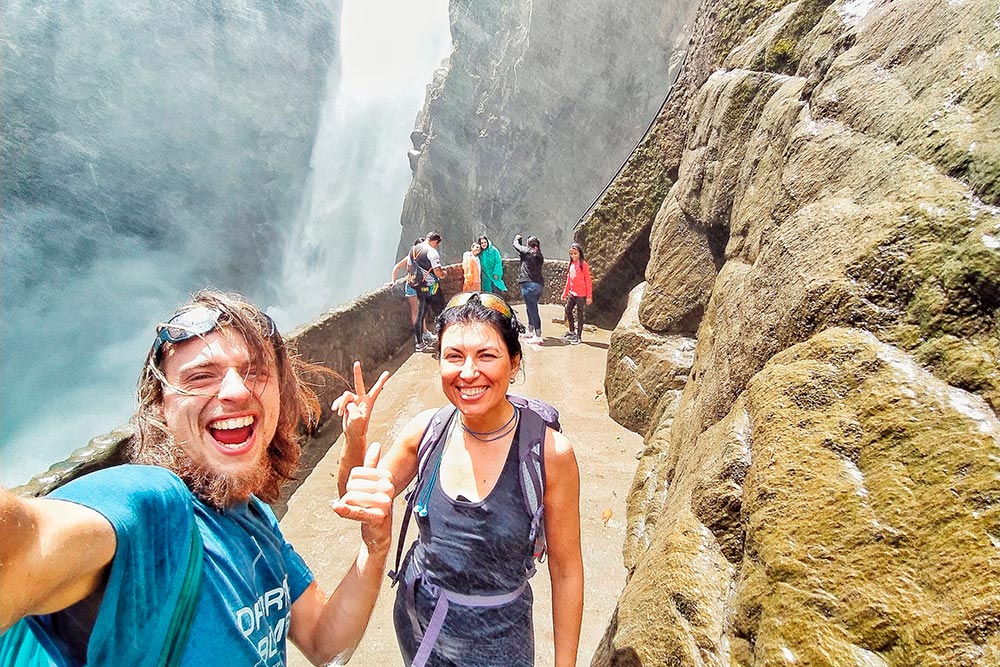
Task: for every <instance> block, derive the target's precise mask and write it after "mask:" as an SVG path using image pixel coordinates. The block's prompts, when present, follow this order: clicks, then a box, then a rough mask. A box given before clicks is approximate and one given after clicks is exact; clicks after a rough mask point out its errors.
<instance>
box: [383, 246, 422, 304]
mask: <svg viewBox="0 0 1000 667" xmlns="http://www.w3.org/2000/svg"><path fill="white" fill-rule="evenodd" d="M426 240H427V239H426V238H424V237H423V236H418V237H417V238H416V239H415V240H414V241H413V247H412V248H410V250H411V251H412V250H413V248H415V247H417V246H418V245H420V244H421V243H423V242H424V241H426ZM409 263H410V252H407V253H406V254H405V255H403V258H402V259H401V260H399V261H398V262H396V264H395V265H394V266H393V267H392V273H391V274H390V275H389V282H388V283H387V285H390V286H391V285H394V284H395V282H396V280H397V276H398V275H400V272H402V271H403V269H406V270H407V272H406V273H404V274H402V275H403V277H404V278H405V277H406V275H407V273H409ZM403 298H404V299H406V302H407V303H408V304H410V322H412V323H414V324H415V323H416V321H417V290H415V289H413V287H412V286H411V285H410V283H409V281H407V280H403Z"/></svg>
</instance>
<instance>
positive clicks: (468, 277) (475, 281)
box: [462, 241, 483, 292]
mask: <svg viewBox="0 0 1000 667" xmlns="http://www.w3.org/2000/svg"><path fill="white" fill-rule="evenodd" d="M480 252H482V248H481V247H480V246H479V242H478V241H473V242H472V247H471V248H469V249H468V250H467V251H465V253H463V254H462V276H463V282H462V291H463V292H478V291H479V290H480V289H481V288H482V286H483V281H482V274H483V267H482V264H480V262H479V253H480Z"/></svg>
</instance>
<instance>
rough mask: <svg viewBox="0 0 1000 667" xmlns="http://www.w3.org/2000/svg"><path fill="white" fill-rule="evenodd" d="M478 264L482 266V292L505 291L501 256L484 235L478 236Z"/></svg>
mask: <svg viewBox="0 0 1000 667" xmlns="http://www.w3.org/2000/svg"><path fill="white" fill-rule="evenodd" d="M479 247H480V248H481V251H480V253H479V264H480V266H482V268H483V272H482V287H481V288H480V289H481V290H482V291H483V292H488V293H492V294H497V293H499V292H506V291H507V285H506V284H505V283H504V281H503V258H502V257H500V251H499V250H497V247H496V246H495V245H493V242H492V241H490V240H489V239H488V238H486V237H485V236H480V237H479Z"/></svg>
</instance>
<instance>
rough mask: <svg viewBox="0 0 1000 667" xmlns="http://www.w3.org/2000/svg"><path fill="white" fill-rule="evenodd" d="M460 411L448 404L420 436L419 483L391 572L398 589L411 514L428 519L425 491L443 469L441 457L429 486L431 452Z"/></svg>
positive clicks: (411, 492) (408, 503) (412, 492)
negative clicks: (428, 471)
mask: <svg viewBox="0 0 1000 667" xmlns="http://www.w3.org/2000/svg"><path fill="white" fill-rule="evenodd" d="M457 412H458V409H457V408H456V407H455V406H454V405H446V406H444V407H443V408H441V409H440V410H438V411H437V412H435V413H434V416H433V417H431V419H430V421H429V422H427V426H425V427H424V432H423V435H421V436H420V444H419V445H417V474H416V477H415V480H416V482H415V483H414V485H413V488H411V489H410V490H409V491H408V492H407V494H406V509H405V510H404V511H403V522H402V524H401V525H400V527H399V539H398V540H397V541H396V563H395V565H393V568H392V569H391V570H389V573H388V575H389V578H390V579H392V585H393V586H395V585H396V583H397V582H398V581H399V578H400V577H401V576H402V572H401V571H400V569H399V564H400V563H401V562H402V560H403V548H404V547H405V546H406V531H407V529H408V528H409V526H410V514H412V513H413V512H419V513H420V514H421V516H427V499H428V497H429V491H427V492H425V491H424V489H431V488H433V486H434V480H436V479H437V473H438V470H439V469H440V467H441V457H438V459H437V461H436V462H435V465H434V469H433V470H432V471H431V479H430V483H429V484H428V483H426V482H427V480H425V471H426V469H427V465H428V460H429V458H430V454H431V450H432V449H433V448H434V445H435V444H436V443H437V442H438V440H440V439H441V436H442V435H443V434H444V433H445V431H446V430H447V427H448V424H449V423H450V422H451V420H452V419H453V418H454V416H455V413H457Z"/></svg>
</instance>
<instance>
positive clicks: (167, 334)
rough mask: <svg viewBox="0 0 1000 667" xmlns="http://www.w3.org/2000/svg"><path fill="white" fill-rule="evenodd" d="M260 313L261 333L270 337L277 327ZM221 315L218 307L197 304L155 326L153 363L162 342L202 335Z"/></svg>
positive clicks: (209, 330) (155, 361)
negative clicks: (261, 320)
mask: <svg viewBox="0 0 1000 667" xmlns="http://www.w3.org/2000/svg"><path fill="white" fill-rule="evenodd" d="M261 315H262V316H263V317H264V322H263V324H264V327H263V328H264V331H263V333H264V335H265V337H267V338H272V337H273V336H274V335H275V334H277V333H278V327H277V325H275V323H274V320H272V319H271V318H270V316H268V315H267V313H261ZM221 317H222V311H221V310H219V309H218V308H209V307H208V306H197V307H195V308H191V309H189V310H184V311H181V312H179V313H177V314H176V315H174V316H173V317H171V318H170V319H169V320H167V322H166V324H161V325H159V326H158V327H156V340H154V341H153V363H157V364H158V363H160V352H161V351H162V349H163V344H164V343H180V342H181V341H185V340H187V339H188V338H194V337H195V336H204V335H205V334H207V333H209V332H211V331H214V330H215V329H217V328H218V327H219V319H220V318H221Z"/></svg>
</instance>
